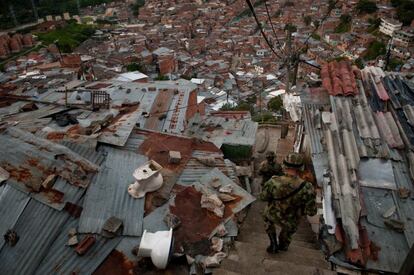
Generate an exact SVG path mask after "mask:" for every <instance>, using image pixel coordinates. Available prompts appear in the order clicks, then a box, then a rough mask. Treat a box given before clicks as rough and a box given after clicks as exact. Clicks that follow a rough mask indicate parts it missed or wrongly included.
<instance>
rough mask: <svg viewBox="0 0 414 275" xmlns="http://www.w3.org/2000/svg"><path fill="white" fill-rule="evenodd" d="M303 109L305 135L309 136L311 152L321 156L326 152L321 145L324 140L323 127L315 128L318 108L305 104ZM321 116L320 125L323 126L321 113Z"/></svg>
mask: <svg viewBox="0 0 414 275" xmlns="http://www.w3.org/2000/svg"><path fill="white" fill-rule="evenodd" d="M302 109H303V114H304V117H303V118H304V124H305V133H306V134H307V135H309V141H310V145H311V152H312V154H319V153H321V152H323V151H324V148H323V146H322V143H321V141H322V139H323V129H322V128H321V127H319V128H318V127H315V122H316V121H315V112H316V110H318V108H317V107H316V106H313V105H308V104H303V107H302ZM319 114H320V116H319V125H322V122H321V119H322V118H321V116H322V114H321V113H320V112H319Z"/></svg>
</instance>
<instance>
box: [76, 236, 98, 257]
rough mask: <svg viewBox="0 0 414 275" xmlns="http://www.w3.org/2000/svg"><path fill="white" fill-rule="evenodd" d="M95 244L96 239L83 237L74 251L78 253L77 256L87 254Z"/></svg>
mask: <svg viewBox="0 0 414 275" xmlns="http://www.w3.org/2000/svg"><path fill="white" fill-rule="evenodd" d="M95 242H96V239H95V237H94V236H92V235H87V236H85V237H84V238H83V239H82V241H80V243H79V244H78V245H77V246H76V248H75V251H76V253H78V255H79V256H82V255H84V254H86V253H87V252H88V250H89V249H90V248H91V246H93V245H94V244H95Z"/></svg>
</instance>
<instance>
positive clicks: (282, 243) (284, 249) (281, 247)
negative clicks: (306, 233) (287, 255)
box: [278, 242, 289, 251]
mask: <svg viewBox="0 0 414 275" xmlns="http://www.w3.org/2000/svg"><path fill="white" fill-rule="evenodd" d="M278 248H279V250H282V251H287V250H288V249H289V244H286V243H284V242H280V243H279V246H278Z"/></svg>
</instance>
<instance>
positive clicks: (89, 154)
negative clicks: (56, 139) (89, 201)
mask: <svg viewBox="0 0 414 275" xmlns="http://www.w3.org/2000/svg"><path fill="white" fill-rule="evenodd" d="M61 144H62V145H64V146H66V147H67V148H69V149H71V150H72V151H73V152H74V153H77V154H79V155H80V156H82V157H84V158H85V159H88V160H89V161H91V162H92V163H95V164H96V165H100V164H101V163H102V161H103V159H104V156H103V153H102V152H97V151H95V150H92V149H90V148H88V147H85V146H82V145H80V144H75V143H71V142H61ZM9 184H10V185H11V186H13V187H14V188H15V189H17V190H20V191H21V192H23V193H25V194H26V195H29V196H30V197H32V198H34V199H36V200H37V201H39V202H41V203H44V204H46V205H48V206H50V207H52V208H55V209H56V210H62V209H63V208H64V206H65V204H66V202H72V203H77V202H78V200H79V199H80V198H81V197H82V195H83V194H84V193H85V189H84V188H80V187H78V186H74V185H71V184H70V183H69V182H68V181H66V180H65V179H63V178H61V177H58V178H57V179H56V181H55V183H54V185H53V190H54V192H52V193H50V192H46V191H43V190H42V191H40V192H32V190H31V189H30V188H28V187H26V186H25V185H24V184H21V183H18V182H16V181H10V182H9ZM56 191H57V192H60V193H61V194H62V195H63V198H61V199H57V198H56V197H55V195H54V194H56Z"/></svg>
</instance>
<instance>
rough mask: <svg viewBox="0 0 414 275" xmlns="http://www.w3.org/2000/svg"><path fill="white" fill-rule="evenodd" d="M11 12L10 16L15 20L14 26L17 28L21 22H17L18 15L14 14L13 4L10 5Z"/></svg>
mask: <svg viewBox="0 0 414 275" xmlns="http://www.w3.org/2000/svg"><path fill="white" fill-rule="evenodd" d="M9 11H10V15H11V17H12V19H13V24H14V25H15V26H16V27H17V26H18V25H19V22H17V17H16V13H15V12H14V7H13V5H12V4H9Z"/></svg>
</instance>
